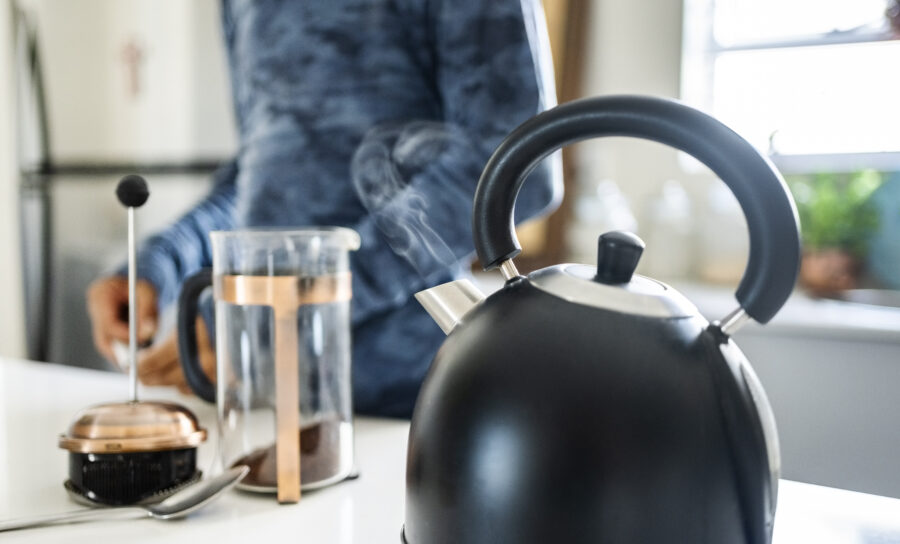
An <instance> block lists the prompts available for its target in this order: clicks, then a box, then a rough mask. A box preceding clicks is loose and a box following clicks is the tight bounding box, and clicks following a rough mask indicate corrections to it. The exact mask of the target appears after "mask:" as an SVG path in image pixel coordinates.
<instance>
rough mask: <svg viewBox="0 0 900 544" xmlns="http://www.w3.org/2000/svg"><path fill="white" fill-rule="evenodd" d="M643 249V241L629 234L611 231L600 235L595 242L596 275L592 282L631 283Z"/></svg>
mask: <svg viewBox="0 0 900 544" xmlns="http://www.w3.org/2000/svg"><path fill="white" fill-rule="evenodd" d="M644 247H646V245H645V244H644V241H643V240H641V239H640V238H639V237H638V236H637V235H636V234H633V233H631V232H626V231H612V232H607V233H605V234H602V235H600V239H599V240H598V242H597V275H596V276H594V281H598V282H600V283H606V284H620V283H628V282H629V281H631V276H632V275H633V274H634V269H635V268H637V265H638V261H640V260H641V254H642V253H643V252H644Z"/></svg>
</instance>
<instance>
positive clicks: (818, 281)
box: [787, 170, 882, 296]
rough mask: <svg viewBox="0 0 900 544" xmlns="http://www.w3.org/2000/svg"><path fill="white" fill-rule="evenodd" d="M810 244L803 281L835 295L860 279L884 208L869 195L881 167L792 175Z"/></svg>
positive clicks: (878, 181) (790, 182)
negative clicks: (843, 171)
mask: <svg viewBox="0 0 900 544" xmlns="http://www.w3.org/2000/svg"><path fill="white" fill-rule="evenodd" d="M787 183H788V187H790V189H791V192H792V193H793V194H794V199H795V200H796V202H797V211H798V213H799V214H800V225H801V235H802V238H803V244H804V254H803V263H802V265H801V268H800V284H801V286H803V287H804V288H806V289H807V290H808V291H810V292H811V293H813V294H815V295H820V296H826V295H834V294H836V293H838V292H840V291H844V290H847V289H853V288H855V287H856V286H857V285H858V282H859V277H860V273H861V269H862V265H861V263H862V262H863V259H864V257H865V255H866V252H867V250H868V242H869V239H870V238H871V235H872V234H873V232H874V231H875V229H876V228H877V227H878V212H877V209H876V208H875V207H874V206H873V205H872V203H871V202H870V199H869V197H870V196H871V194H872V192H873V191H875V189H877V188H878V187H879V185H881V183H882V178H881V175H880V174H879V173H878V172H875V171H873V170H863V171H859V172H852V173H820V174H814V175H809V176H789V177H788V178H787Z"/></svg>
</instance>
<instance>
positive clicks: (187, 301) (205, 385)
mask: <svg viewBox="0 0 900 544" xmlns="http://www.w3.org/2000/svg"><path fill="white" fill-rule="evenodd" d="M212 284H213V274H212V269H211V268H204V269H202V270H200V271H199V272H197V273H196V274H194V275H193V276H191V277H189V278H188V279H186V280H185V281H184V285H182V287H181V294H180V295H179V296H178V358H179V359H180V360H181V368H182V370H184V378H185V380H187V383H188V385H189V386H190V387H191V389H192V390H193V391H194V393H195V394H196V395H197V396H198V397H200V398H201V399H203V400H205V401H207V402H216V386H215V384H214V383H212V382H211V381H209V378H207V377H206V373H204V372H203V368H202V367H201V366H200V357H199V355H198V348H197V327H196V322H197V315H198V313H199V309H200V294H201V293H203V291H204V290H205V289H207V288H208V287H212Z"/></svg>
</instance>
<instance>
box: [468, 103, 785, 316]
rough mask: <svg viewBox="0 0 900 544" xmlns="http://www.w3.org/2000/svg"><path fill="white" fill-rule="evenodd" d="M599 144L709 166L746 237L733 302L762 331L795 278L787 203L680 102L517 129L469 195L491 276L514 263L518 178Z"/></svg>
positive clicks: (545, 118)
mask: <svg viewBox="0 0 900 544" xmlns="http://www.w3.org/2000/svg"><path fill="white" fill-rule="evenodd" d="M602 136H630V137H635V138H643V139H646V140H652V141H655V142H659V143H662V144H666V145H669V146H671V147H674V148H676V149H679V150H681V151H684V152H686V153H688V154H690V155H692V156H693V157H694V158H696V159H697V160H699V161H700V162H702V163H703V164H705V165H706V166H707V167H709V168H710V169H711V170H712V171H713V172H714V173H715V174H716V175H718V176H719V178H721V179H722V181H724V182H725V184H726V185H728V188H729V189H731V191H732V192H733V193H734V195H735V197H737V200H738V202H739V203H740V205H741V208H742V209H743V211H744V215H745V216H746V218H747V226H748V228H749V232H750V255H749V259H748V262H747V268H746V270H745V271H744V276H743V278H741V282H740V285H739V286H738V289H737V293H736V297H737V300H738V302H739V303H740V305H741V307H742V308H743V310H744V311H745V312H746V313H747V314H748V315H749V316H750V317H752V318H753V319H755V320H756V321H758V322H760V323H766V322H768V321H769V320H770V319H771V318H772V317H773V316H774V315H775V314H776V313H777V312H778V310H779V309H780V308H781V307H782V306H783V305H784V303H785V302H786V301H787V298H788V297H789V296H790V294H791V291H792V290H793V288H794V283H795V282H796V280H797V274H798V272H799V269H800V255H801V252H800V226H799V221H798V219H797V210H796V207H795V206H794V201H793V199H792V198H791V196H790V193H789V192H788V190H787V186H786V185H785V183H784V180H783V179H782V178H781V175H780V174H779V173H778V171H777V170H776V169H775V167H774V166H773V165H772V164H771V163H770V162H769V161H768V160H767V159H766V158H764V157H763V156H762V155H760V153H759V152H757V151H756V149H754V148H753V146H751V145H750V144H749V143H748V142H747V141H746V140H744V139H743V138H741V137H740V136H738V134H737V133H735V132H734V131H732V130H731V129H729V128H728V127H727V126H725V125H724V124H722V123H721V122H719V121H717V120H716V119H714V118H712V117H710V116H709V115H706V114H705V113H702V112H700V111H698V110H695V109H693V108H691V107H688V106H686V105H684V104H682V103H680V102H677V101H674V100H669V99H662V98H654V97H648V96H632V95H621V96H604V97H595V98H586V99H582V100H576V101H574V102H568V103H566V104H562V105H560V106H557V107H555V108H553V109H550V110H547V111H545V112H543V113H541V114H540V115H538V116H536V117H533V118H532V119H530V120H528V121H526V122H524V123H522V124H521V125H520V126H519V127H518V128H516V129H515V130H514V131H513V132H512V133H511V134H510V135H509V136H508V137H507V138H506V139H505V140H503V142H501V144H500V146H499V147H498V148H497V150H496V151H494V154H493V155H492V156H491V158H490V160H489V161H488V163H487V166H485V169H484V172H483V173H482V174H481V179H480V180H479V182H478V188H477V189H476V191H475V204H474V214H473V215H474V217H473V234H474V237H475V249H476V251H477V253H478V258H479V259H480V260H481V262H482V264H483V265H484V269H485V270H490V269H493V268H495V267H497V266H498V265H500V264H501V263H503V262H504V261H507V260H509V259H512V258H513V257H515V256H516V255H518V254H519V253H520V252H521V250H522V248H521V246H520V245H519V241H518V238H517V237H516V231H515V225H514V223H513V208H514V207H515V203H516V195H518V193H519V189H520V188H521V187H522V183H523V182H524V180H525V178H526V176H527V175H528V174H529V173H530V172H531V170H532V169H534V167H535V166H537V164H538V163H539V162H540V161H541V160H543V159H544V158H545V157H546V156H547V155H549V154H550V153H552V152H554V151H556V150H557V149H560V148H562V147H565V146H567V145H569V144H573V143H575V142H578V141H581V140H585V139H588V138H596V137H602Z"/></svg>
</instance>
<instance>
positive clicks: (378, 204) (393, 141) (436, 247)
mask: <svg viewBox="0 0 900 544" xmlns="http://www.w3.org/2000/svg"><path fill="white" fill-rule="evenodd" d="M471 153H472V148H471V146H470V144H469V143H468V142H467V141H466V139H465V138H463V137H462V136H461V135H460V134H459V133H456V132H454V131H453V130H452V129H451V128H448V126H446V125H444V124H441V123H436V122H430V121H416V122H413V123H409V124H404V125H394V126H380V127H376V128H374V129H372V130H371V131H369V133H367V134H366V136H365V138H364V139H363V141H362V143H361V144H360V147H359V148H358V150H357V151H356V153H355V154H354V156H353V161H352V163H351V174H352V176H353V184H354V187H355V188H356V192H357V194H358V195H359V198H360V200H361V201H362V204H363V206H365V207H366V209H367V210H368V211H369V213H370V215H371V216H372V217H373V218H374V220H375V223H376V225H377V227H378V229H379V230H380V231H381V233H382V234H383V235H384V237H385V238H386V239H387V241H388V243H389V244H390V246H391V248H392V249H393V250H394V252H396V253H397V254H398V255H401V256H402V257H404V258H405V259H407V260H408V261H409V262H410V264H411V265H412V266H413V267H414V268H415V269H416V271H417V272H418V273H419V275H420V276H422V277H423V278H426V279H427V278H430V277H431V276H433V275H435V274H439V273H441V272H443V271H446V270H447V268H448V267H451V266H454V265H455V264H456V263H457V261H458V259H457V257H456V256H455V255H454V254H453V251H451V249H450V247H449V246H448V245H447V243H446V242H445V239H444V238H443V237H442V236H441V232H440V230H442V229H441V227H442V226H443V225H441V224H440V222H441V221H443V222H446V221H447V220H450V221H452V222H453V223H455V225H454V227H455V230H457V231H458V230H459V226H458V225H460V224H461V223H460V222H464V223H462V224H464V225H466V227H465V228H468V224H469V223H468V222H469V217H471V196H472V195H471V194H469V193H464V192H463V191H461V190H460V188H459V187H457V186H455V185H453V184H452V183H451V181H452V178H454V174H460V173H461V172H450V173H449V175H440V174H436V175H424V176H423V175H421V174H423V172H424V171H425V170H427V169H428V168H429V167H436V168H440V167H447V166H449V167H450V168H453V166H454V165H459V164H465V162H466V158H469V157H470V156H471ZM460 154H462V155H460ZM447 158H450V159H451V160H449V161H447V162H443V161H444V159H447ZM438 161H441V162H443V164H440V165H437V163H438ZM436 165H437V166H436ZM445 174H447V172H445ZM473 189H474V187H473ZM445 207H449V208H450V209H444V208H445ZM438 208H440V209H438ZM429 214H431V216H432V217H431V219H432V223H429ZM460 214H463V216H462V217H460ZM466 214H468V215H466ZM433 225H434V226H433ZM452 228H453V227H451V226H450V225H447V229H446V230H450V229H452ZM443 234H444V235H445V236H447V235H448V232H444V233H443Z"/></svg>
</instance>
